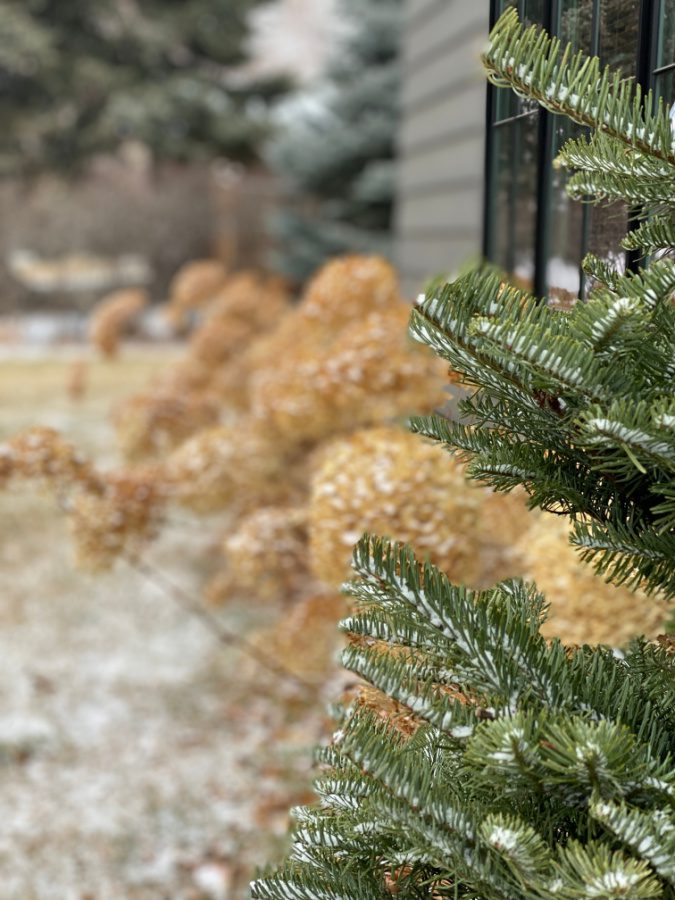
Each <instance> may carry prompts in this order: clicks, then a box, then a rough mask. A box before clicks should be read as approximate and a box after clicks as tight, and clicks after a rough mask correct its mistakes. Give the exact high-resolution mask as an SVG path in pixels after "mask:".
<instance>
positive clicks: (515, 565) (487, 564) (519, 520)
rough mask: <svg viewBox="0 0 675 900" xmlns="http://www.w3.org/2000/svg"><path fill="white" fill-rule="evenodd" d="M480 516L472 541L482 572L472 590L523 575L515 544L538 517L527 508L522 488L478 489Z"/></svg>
mask: <svg viewBox="0 0 675 900" xmlns="http://www.w3.org/2000/svg"><path fill="white" fill-rule="evenodd" d="M478 490H479V491H480V495H481V504H480V514H479V517H478V520H477V522H476V526H475V532H474V534H475V540H476V544H477V546H479V548H480V551H479V552H480V559H481V571H480V573H479V580H478V582H477V583H476V584H475V585H472V586H473V587H480V588H488V587H492V585H493V584H496V583H497V582H498V581H502V580H503V579H504V578H514V577H518V576H520V575H521V573H522V560H521V556H520V553H519V551H518V549H517V544H518V542H519V541H520V540H521V539H522V537H523V535H525V534H527V532H528V531H529V530H530V528H532V526H533V525H534V523H535V522H536V518H537V514H536V513H534V512H532V510H530V509H528V507H527V494H526V493H525V491H524V490H523V489H521V488H517V489H516V490H514V491H511V492H510V493H508V494H506V493H501V492H497V491H493V490H491V489H490V488H488V487H478Z"/></svg>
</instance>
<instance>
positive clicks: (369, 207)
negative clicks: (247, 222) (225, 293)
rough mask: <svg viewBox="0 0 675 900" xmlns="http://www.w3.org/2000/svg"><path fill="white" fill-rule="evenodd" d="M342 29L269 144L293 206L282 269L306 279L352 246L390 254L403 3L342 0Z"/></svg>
mask: <svg viewBox="0 0 675 900" xmlns="http://www.w3.org/2000/svg"><path fill="white" fill-rule="evenodd" d="M339 9H340V10H341V11H342V13H343V15H344V19H345V24H344V31H343V34H342V37H341V38H340V40H339V41H338V42H337V43H336V46H335V49H334V52H333V54H332V59H331V61H330V63H329V65H328V67H327V69H326V72H325V75H324V78H323V79H322V81H321V83H320V84H319V85H318V86H317V87H316V88H315V89H314V90H313V91H311V92H310V93H308V94H307V95H306V96H305V97H303V98H302V106H301V107H299V112H298V113H297V114H296V115H295V116H293V117H292V118H290V121H289V124H288V127H287V128H286V130H285V132H284V133H282V135H281V136H280V137H278V138H277V139H276V140H275V142H274V144H273V145H272V146H271V148H270V151H269V158H270V162H271V164H272V166H273V168H274V169H275V170H276V171H277V172H278V174H279V175H281V176H282V178H283V179H284V180H285V181H286V183H287V188H288V191H289V194H290V195H291V197H292V199H293V201H294V203H293V206H292V208H290V209H287V210H285V211H283V212H282V213H281V214H280V215H279V216H278V217H277V219H276V221H275V223H273V228H274V230H275V231H276V233H277V235H278V237H279V238H280V240H281V245H282V249H281V251H280V253H279V255H278V259H277V261H276V262H277V267H278V268H280V269H281V271H283V272H284V273H285V274H288V275H290V276H291V277H293V278H294V279H296V280H297V281H304V280H305V279H306V278H307V277H308V276H309V275H310V274H311V273H312V272H314V271H315V270H316V269H317V268H318V267H319V266H320V265H321V264H322V263H323V262H325V261H326V260H327V259H328V258H330V257H332V256H337V255H340V254H342V253H347V252H359V253H370V252H376V253H381V254H384V255H385V256H386V255H388V254H389V250H390V241H391V234H390V228H391V218H392V206H393V199H394V151H395V148H394V140H395V135H396V128H397V120H398V107H399V97H398V93H399V63H398V53H399V43H400V34H401V10H402V2H401V0H341V4H340V7H339Z"/></svg>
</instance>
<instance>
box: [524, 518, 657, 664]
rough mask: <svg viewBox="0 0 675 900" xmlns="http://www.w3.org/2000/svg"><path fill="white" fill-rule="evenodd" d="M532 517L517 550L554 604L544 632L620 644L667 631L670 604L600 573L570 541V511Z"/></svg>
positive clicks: (531, 578)
mask: <svg viewBox="0 0 675 900" xmlns="http://www.w3.org/2000/svg"><path fill="white" fill-rule="evenodd" d="M533 518H534V523H533V525H532V527H531V528H530V530H529V531H527V532H525V534H524V535H523V536H522V537H521V539H520V541H519V542H518V543H517V545H516V550H517V551H518V552H519V554H520V558H521V563H520V567H521V571H520V573H519V574H521V575H522V576H523V577H524V578H526V579H527V580H528V581H534V582H535V584H536V585H537V587H538V588H539V590H540V591H541V592H542V593H543V594H544V595H545V596H546V599H547V600H548V602H549V603H550V604H551V610H550V615H549V618H548V620H547V621H546V622H545V623H544V627H543V629H542V631H543V632H544V634H547V635H548V636H551V637H553V636H557V637H560V638H561V639H562V640H563V641H565V643H569V644H585V643H588V644H611V645H613V646H619V645H621V644H625V643H626V642H627V641H628V640H630V639H631V638H634V637H636V636H637V635H641V634H645V635H647V636H655V635H657V634H659V633H660V632H661V631H663V626H664V624H665V622H666V620H667V619H668V616H669V613H668V607H667V606H666V604H665V603H663V602H662V601H659V600H658V599H655V598H654V597H647V596H646V595H645V594H644V593H643V592H642V591H639V590H638V591H631V590H629V589H628V588H625V587H615V586H614V585H613V584H607V583H606V582H604V581H603V580H602V578H599V577H598V576H597V575H596V574H595V571H594V570H593V567H592V566H590V565H588V564H587V563H584V562H583V561H582V560H581V559H580V557H579V554H578V553H577V551H576V550H575V549H574V547H572V545H571V544H570V542H569V531H570V528H569V520H568V519H567V517H566V516H556V515H553V514H552V513H538V514H536V515H534V516H533Z"/></svg>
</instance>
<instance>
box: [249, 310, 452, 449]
mask: <svg viewBox="0 0 675 900" xmlns="http://www.w3.org/2000/svg"><path fill="white" fill-rule="evenodd" d="M409 315H410V309H409V308H408V306H406V305H405V304H403V303H399V302H396V303H395V304H394V305H392V306H391V307H390V308H389V309H388V310H386V311H382V312H374V313H371V314H370V315H367V316H366V317H365V318H363V319H361V320H358V321H356V322H354V323H352V324H351V325H349V326H348V327H346V328H344V329H343V330H342V331H341V332H338V333H337V334H336V335H335V338H334V340H333V342H332V343H331V344H330V345H329V346H326V347H324V348H323V349H321V350H320V351H319V352H317V349H316V348H315V347H314V346H312V345H311V344H310V345H309V346H303V345H301V346H300V347H299V348H297V349H296V350H295V352H289V353H288V354H287V355H286V356H285V357H282V358H281V359H279V358H276V365H275V366H274V367H268V368H263V369H262V370H260V371H259V372H258V373H256V374H255V375H254V376H253V378H252V383H251V406H252V411H253V414H254V415H256V416H258V417H259V418H261V419H264V420H265V421H266V422H267V423H268V425H269V426H270V427H272V428H274V429H275V430H276V431H277V432H278V434H279V437H280V439H281V440H282V441H283V442H284V443H285V444H286V445H287V446H289V447H293V446H300V445H302V444H311V443H316V442H317V441H320V440H323V439H324V438H326V437H328V436H330V435H334V434H339V433H342V432H346V431H353V430H354V429H355V428H359V427H364V426H367V425H374V424H379V423H382V422H386V421H388V420H391V419H393V418H395V417H397V416H401V415H404V414H407V413H410V412H413V411H414V412H422V411H424V410H427V409H429V408H431V407H432V406H433V405H435V404H437V403H439V402H441V400H442V390H443V387H444V385H445V383H446V380H447V379H446V377H445V368H446V367H445V365H444V364H443V362H442V361H441V360H439V359H438V358H437V357H435V356H434V355H433V354H432V353H430V352H429V351H428V350H427V348H423V347H421V346H420V345H419V344H414V343H413V342H412V341H410V340H409V338H408V336H407V323H408V318H409Z"/></svg>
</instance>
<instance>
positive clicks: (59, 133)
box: [0, 0, 288, 174]
mask: <svg viewBox="0 0 675 900" xmlns="http://www.w3.org/2000/svg"><path fill="white" fill-rule="evenodd" d="M261 2H265V0H97V2H95V3H92V2H89V0H68V2H67V3H64V2H63V0H0V115H1V116H2V121H3V131H2V136H1V137H0V174H12V173H15V172H20V173H24V174H25V173H32V172H36V171H39V170H41V169H46V168H53V169H60V170H72V169H73V168H75V167H77V165H78V164H80V163H81V162H82V161H84V160H86V159H87V158H89V157H90V156H92V155H93V154H95V153H98V152H101V151H106V150H111V149H113V148H114V147H115V146H117V145H119V144H120V143H122V142H124V141H125V140H129V139H135V140H139V141H142V142H144V143H145V144H146V145H147V146H148V147H149V148H150V149H151V150H152V152H153V154H154V155H155V157H156V158H165V159H175V160H186V159H193V158H199V157H205V158H207V157H209V156H213V155H216V154H220V155H226V156H228V157H230V158H234V159H239V160H250V159H251V158H253V157H255V155H256V148H257V145H258V143H259V141H260V140H261V138H262V137H263V136H264V134H265V133H266V129H267V115H266V107H267V106H268V104H269V102H270V101H271V100H273V99H274V98H276V97H277V96H278V95H279V94H280V93H282V92H283V91H284V90H285V89H286V88H287V86H288V85H287V84H286V83H285V81H284V79H274V80H270V81H266V82H264V83H258V84H251V83H243V82H242V80H241V78H240V77H239V78H238V77H237V76H236V74H234V72H233V69H234V68H235V67H237V66H239V65H240V64H241V63H243V62H245V61H246V38H247V36H248V15H249V13H250V11H251V9H252V8H253V7H254V6H257V5H259V4H260V3H261Z"/></svg>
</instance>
